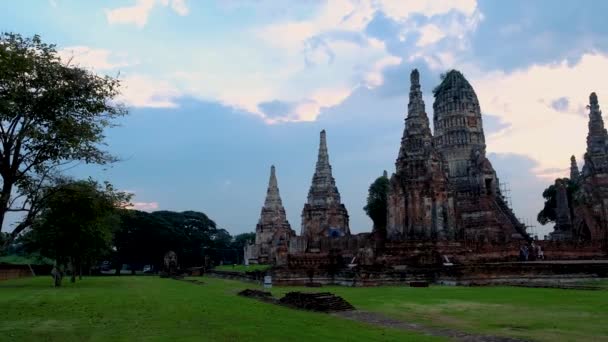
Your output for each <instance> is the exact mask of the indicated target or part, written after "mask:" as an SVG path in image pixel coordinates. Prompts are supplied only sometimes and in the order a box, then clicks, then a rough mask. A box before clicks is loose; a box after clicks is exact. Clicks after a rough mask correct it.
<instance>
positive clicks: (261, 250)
mask: <svg viewBox="0 0 608 342" xmlns="http://www.w3.org/2000/svg"><path fill="white" fill-rule="evenodd" d="M295 235H296V234H295V231H293V230H292V229H291V226H290V224H289V222H288V221H287V215H286V214H285V208H284V207H283V202H282V201H281V195H280V193H279V185H278V181H277V176H276V170H275V167H274V165H272V166H271V167H270V179H269V180H268V190H267V191H266V200H265V201H264V206H263V207H262V211H261V213H260V220H259V221H258V224H257V225H256V227H255V245H253V246H252V245H250V246H246V248H245V256H246V258H248V259H252V260H255V261H257V262H258V263H262V264H265V263H272V264H275V263H276V262H277V260H276V259H277V257H278V256H279V254H281V253H280V252H281V251H282V250H286V249H287V245H288V242H289V239H290V238H291V237H293V236H295Z"/></svg>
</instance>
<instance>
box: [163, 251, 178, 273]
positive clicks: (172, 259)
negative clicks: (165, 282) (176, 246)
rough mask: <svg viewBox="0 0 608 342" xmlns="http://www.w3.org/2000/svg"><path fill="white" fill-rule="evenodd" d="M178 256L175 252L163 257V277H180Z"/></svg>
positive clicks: (169, 252)
mask: <svg viewBox="0 0 608 342" xmlns="http://www.w3.org/2000/svg"><path fill="white" fill-rule="evenodd" d="M178 271H179V268H178V264H177V254H175V252H174V251H168V252H167V253H165V256H164V257H163V272H161V277H162V276H168V277H174V276H177V275H178Z"/></svg>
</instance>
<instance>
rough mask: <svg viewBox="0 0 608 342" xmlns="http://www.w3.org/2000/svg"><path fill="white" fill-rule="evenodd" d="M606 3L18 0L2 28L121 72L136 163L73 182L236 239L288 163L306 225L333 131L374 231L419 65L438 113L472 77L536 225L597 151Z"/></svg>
mask: <svg viewBox="0 0 608 342" xmlns="http://www.w3.org/2000/svg"><path fill="white" fill-rule="evenodd" d="M605 13H608V2H605V1H592V0H588V1H584V2H580V1H555V0H551V1H549V0H547V1H540V0H539V1H523V0H514V1H476V0H454V1H447V0H445V1H443V0H370V1H363V0H332V1H321V0H301V1H279V0H274V1H273V0H224V1H194V0H107V1H78V0H21V1H13V2H6V3H4V4H3V5H2V11H0V30H2V31H13V32H19V33H22V34H24V35H32V34H40V35H42V37H43V39H44V40H45V41H47V42H52V43H56V44H57V45H58V49H59V50H60V53H61V55H62V56H63V57H65V58H73V60H74V61H75V62H76V63H78V64H80V65H81V66H83V67H86V68H90V69H91V70H94V71H95V72H98V73H103V74H110V75H119V77H120V78H121V79H122V80H123V84H124V90H123V97H122V101H124V102H125V103H126V104H127V105H128V106H129V108H130V115H129V116H128V117H126V118H124V119H122V120H121V122H120V123H121V127H118V128H113V129H111V130H109V131H108V132H107V141H108V143H109V149H110V150H111V151H112V152H113V153H115V154H116V155H117V156H119V157H120V158H122V161H121V162H120V163H117V164H115V165H113V166H112V167H110V168H99V167H87V166H85V167H80V168H78V169H76V170H73V172H74V174H75V176H78V177H86V176H89V175H93V176H94V177H96V178H98V179H100V180H109V181H111V182H112V183H114V184H115V185H116V186H117V187H118V188H119V189H123V190H128V191H132V192H133V193H134V194H135V199H134V202H135V204H136V207H137V208H140V209H143V210H156V209H168V210H199V211H203V212H205V213H207V214H208V215H209V216H210V217H211V218H213V219H214V220H215V221H216V222H217V223H218V224H219V225H220V226H221V227H224V228H226V229H228V230H229V231H230V232H231V233H233V234H236V233H241V232H247V231H253V230H254V228H255V224H256V223H257V220H258V217H259V211H260V208H261V206H262V204H263V201H264V195H265V190H266V189H265V188H266V185H267V181H268V174H269V169H270V165H271V164H275V165H276V167H277V176H278V180H279V187H280V190H281V195H282V198H283V202H284V204H285V208H286V210H287V215H288V218H289V220H290V223H291V225H292V227H293V228H294V229H295V230H296V231H298V232H299V230H300V221H301V220H300V213H301V210H302V206H303V204H304V201H305V200H306V196H307V191H308V187H309V185H310V181H311V178H312V174H313V171H314V163H315V160H316V153H317V147H318V146H317V145H318V134H319V131H320V130H321V129H326V130H327V134H328V145H329V154H330V161H331V163H332V166H333V171H334V176H335V178H336V183H337V186H338V188H339V190H340V192H341V194H342V198H343V202H344V203H345V205H346V207H347V209H348V210H349V214H350V216H351V230H352V231H353V232H364V231H369V230H370V229H371V221H370V220H369V219H368V218H367V217H366V216H365V214H364V213H363V210H362V207H363V206H364V205H365V197H366V193H367V188H368V186H369V184H370V183H371V182H372V181H373V180H374V179H375V178H376V177H377V176H379V175H381V174H382V171H383V170H388V171H389V173H390V172H392V171H394V161H395V158H396V156H397V151H398V148H399V141H400V137H401V134H402V131H403V118H404V115H405V111H406V108H407V92H408V87H409V83H408V82H409V72H410V71H411V69H413V68H418V69H419V70H420V72H421V83H422V88H423V91H424V94H425V102H426V108H427V113H429V116H430V115H432V95H431V90H432V88H433V87H434V86H436V85H437V84H438V83H439V75H440V74H441V73H442V72H445V71H446V70H448V69H452V68H456V69H459V70H461V71H462V72H463V73H464V74H465V76H466V77H467V78H468V79H469V81H470V82H471V83H472V85H473V87H474V88H475V89H476V91H477V94H478V97H479V99H480V102H481V108H482V112H483V114H484V127H485V131H486V140H487V145H488V147H487V150H488V155H489V157H490V159H491V160H492V162H493V164H494V167H495V168H496V169H497V172H498V175H499V178H500V179H501V180H502V181H504V182H507V183H509V185H510V188H511V197H512V203H513V207H514V209H515V212H516V214H517V215H518V216H520V217H522V218H523V219H525V220H527V221H529V222H530V223H534V219H535V216H536V213H537V212H538V210H539V209H540V208H541V207H542V198H541V193H542V190H543V189H544V188H545V187H546V186H547V185H548V184H550V183H551V182H552V179H554V178H555V177H558V176H567V175H568V171H567V169H568V167H569V157H570V155H572V154H574V155H575V156H577V158H578V159H579V161H581V160H582V158H581V156H582V154H583V153H584V149H585V137H586V130H587V120H586V109H585V105H586V104H587V101H588V96H589V93H590V92H592V91H596V92H597V93H598V97H599V99H600V104H601V103H602V99H604V98H607V97H606V96H608V83H607V82H606V78H607V76H608V72H606V71H607V70H608V32H607V31H608V26H606V25H605V17H604V16H605ZM602 94H605V95H602ZM534 224H536V225H537V228H536V230H537V232H539V233H540V234H542V233H545V232H547V231H548V230H549V229H550V228H549V227H538V224H537V223H534Z"/></svg>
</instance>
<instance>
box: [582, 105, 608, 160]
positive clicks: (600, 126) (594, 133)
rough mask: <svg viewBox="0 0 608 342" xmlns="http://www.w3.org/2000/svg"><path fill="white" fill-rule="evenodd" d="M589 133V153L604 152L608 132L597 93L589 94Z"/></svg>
mask: <svg viewBox="0 0 608 342" xmlns="http://www.w3.org/2000/svg"><path fill="white" fill-rule="evenodd" d="M588 108H589V133H588V134H587V153H589V154H590V155H593V154H604V153H605V152H606V144H607V143H608V133H607V132H606V129H605V128H604V120H603V119H602V111H601V110H600V105H599V103H598V100H597V95H596V94H595V93H591V95H589V106H588Z"/></svg>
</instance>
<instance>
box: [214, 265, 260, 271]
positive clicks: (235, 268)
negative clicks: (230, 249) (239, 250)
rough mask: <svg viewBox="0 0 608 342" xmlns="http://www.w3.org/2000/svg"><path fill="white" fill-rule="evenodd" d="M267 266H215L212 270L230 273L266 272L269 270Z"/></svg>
mask: <svg viewBox="0 0 608 342" xmlns="http://www.w3.org/2000/svg"><path fill="white" fill-rule="evenodd" d="M269 268H270V266H269V265H249V266H245V265H222V266H216V267H215V268H214V270H217V271H231V272H253V271H266V270H267V269H269Z"/></svg>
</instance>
